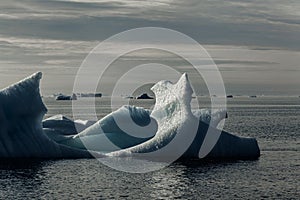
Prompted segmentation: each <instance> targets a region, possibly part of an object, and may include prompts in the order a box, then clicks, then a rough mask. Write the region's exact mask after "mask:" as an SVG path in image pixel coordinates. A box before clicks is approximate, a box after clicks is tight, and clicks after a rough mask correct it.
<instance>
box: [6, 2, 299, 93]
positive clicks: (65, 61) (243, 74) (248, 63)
mask: <svg viewBox="0 0 300 200" xmlns="http://www.w3.org/2000/svg"><path fill="white" fill-rule="evenodd" d="M145 26H158V27H164V28H171V29H174V30H177V31H180V32H182V33H184V34H187V35H188V36H190V37H192V38H193V39H195V40H196V41H198V42H199V43H200V44H202V45H204V46H205V47H206V48H207V50H208V52H209V53H210V54H211V55H212V57H213V58H214V59H215V61H216V63H217V65H218V66H219V68H220V70H221V72H222V75H223V78H224V81H225V84H226V87H227V89H228V91H230V92H233V93H243V91H244V93H247V92H248V93H253V92H255V89H257V92H258V93H260V94H263V93H265V94H268V92H270V91H273V90H274V91H273V93H286V94H295V95H297V93H299V95H300V89H299V87H298V86H299V84H300V81H299V80H300V79H299V77H300V66H299V61H300V59H299V58H300V53H299V50H300V37H299V35H300V1H299V0H285V1H282V0H263V1H262V0H206V1H202V0H191V1H180V0H160V1H133V0H129V1H126V0H122V1H105V0H87V1H84V0H62V1H60V0H57V1H50V0H22V1H14V0H7V1H6V0H2V1H1V4H0V51H1V54H0V86H1V87H4V86H6V85H8V84H10V83H12V82H14V81H16V80H18V79H19V78H22V77H24V76H26V75H29V74H30V73H32V72H34V71H43V72H44V80H43V88H44V89H45V91H46V93H51V92H59V91H57V90H65V91H70V88H71V87H72V80H73V77H74V75H75V74H76V71H77V69H78V67H79V66H80V64H81V62H82V60H83V59H84V58H85V56H86V55H87V54H88V52H89V51H90V50H91V49H92V48H93V47H95V46H96V45H97V44H98V43H99V41H101V40H104V39H106V38H108V37H110V36H112V35H113V34H116V33H119V32H121V31H125V30H128V29H131V28H137V27H145ZM54 69H55V70H54ZM53 79H55V81H53ZM66 88H67V89H66ZM45 91H44V92H45Z"/></svg>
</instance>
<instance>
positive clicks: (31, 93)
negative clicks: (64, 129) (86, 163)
mask: <svg viewBox="0 0 300 200" xmlns="http://www.w3.org/2000/svg"><path fill="white" fill-rule="evenodd" d="M41 78H42V73H41V72H38V73H35V74H33V75H32V76H30V77H28V78H26V79H24V80H22V81H20V82H18V83H16V84H14V85H11V86H9V87H7V88H5V89H3V90H1V91H0V157H1V158H82V157H91V154H90V152H88V151H86V150H80V149H75V148H72V147H69V146H64V145H61V144H59V143H56V142H55V141H53V140H52V139H51V138H49V137H48V136H47V135H46V134H45V133H44V131H43V127H42V123H41V122H42V119H43V117H44V114H45V113H46V112H47V108H46V107H45V105H44V104H43V102H42V99H41V96H40V93H39V83H40V79H41ZM99 156H100V155H99Z"/></svg>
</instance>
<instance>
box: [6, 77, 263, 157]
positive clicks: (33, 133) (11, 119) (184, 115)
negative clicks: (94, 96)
mask: <svg viewBox="0 0 300 200" xmlns="http://www.w3.org/2000/svg"><path fill="white" fill-rule="evenodd" d="M41 75H42V74H41V73H36V74H34V75H32V76H31V77H29V78H27V79H24V80H23V81H21V82H19V83H17V84H15V85H12V86H10V87H8V88H6V89H4V90H2V91H1V92H0V106H1V108H0V109H1V110H0V111H1V112H0V120H1V122H0V123H1V130H0V141H1V142H0V145H1V146H0V157H3V158H16V157H30V158H85V157H91V154H92V155H94V156H97V157H103V156H106V154H104V153H103V152H107V151H108V152H110V151H111V153H109V154H108V155H110V156H111V155H114V156H121V155H122V156H124V155H125V156H134V155H139V153H142V154H143V155H145V153H149V152H151V153H152V152H160V151H161V149H164V147H168V146H169V144H171V143H172V140H173V139H174V138H176V137H177V136H176V133H178V132H180V133H181V134H182V135H184V134H187V135H189V136H188V137H189V139H190V140H186V141H185V144H184V143H182V145H186V144H188V146H182V147H181V149H184V150H185V151H184V152H182V153H183V155H182V156H181V157H187V158H198V153H199V149H200V147H201V145H202V142H203V139H204V137H205V135H206V132H207V129H208V124H207V123H209V122H210V121H211V120H214V121H212V123H211V124H213V126H217V124H218V122H219V121H220V120H222V118H218V116H224V113H223V112H224V111H222V110H221V111H219V112H215V113H212V114H210V111H207V110H204V109H203V110H200V111H193V112H191V109H190V105H189V103H190V100H189V99H190V98H191V94H192V90H191V88H190V84H189V81H188V79H187V76H186V75H183V76H182V77H181V79H180V80H179V82H178V83H177V84H174V85H173V84H171V83H170V82H167V81H162V82H159V83H158V84H156V85H155V86H154V92H155V93H156V94H155V95H156V102H159V104H156V105H155V108H154V111H152V113H151V111H149V110H145V109H143V108H138V107H131V106H129V107H122V108H120V109H119V110H117V111H115V112H113V113H111V114H109V115H108V116H106V117H104V118H103V119H101V120H99V121H98V122H97V123H95V124H94V125H92V126H90V127H88V128H87V129H85V128H86V127H87V126H85V125H84V124H81V129H85V130H83V131H82V132H81V133H79V134H77V133H76V132H74V135H72V132H73V131H74V124H75V122H73V121H71V120H69V119H66V118H60V119H59V118H56V119H55V118H50V119H46V120H45V121H44V122H43V124H44V125H45V126H46V127H47V128H46V127H45V128H44V129H43V127H42V122H41V120H42V118H43V116H44V114H45V113H46V111H47V109H46V108H45V106H44V104H43V102H42V100H41V97H40V94H39V81H40V79H41ZM162 86H167V87H162ZM182 86H183V87H182ZM176 87H178V90H174V91H176V92H175V93H174V91H172V92H171V93H173V96H174V95H175V97H176V98H173V99H169V101H166V102H165V103H163V102H164V101H162V100H166V96H164V95H165V94H167V93H168V92H170V91H168V90H170V89H171V88H176ZM155 88H156V89H155ZM185 95H186V96H185ZM171 96H172V95H171ZM178 97H182V99H181V98H178ZM178 101H180V102H178ZM166 109H167V110H166ZM126 110H127V111H128V112H129V113H130V115H131V116H132V118H133V121H135V122H137V124H139V123H140V125H142V126H150V127H152V128H151V129H148V132H145V133H143V132H141V133H140V134H141V137H135V136H132V134H130V133H126V132H124V131H122V129H121V127H118V124H117V123H116V122H115V120H114V119H115V117H116V116H118V117H119V118H122V117H121V116H122V115H124V111H126ZM193 113H194V114H196V115H194V114H193ZM203 113H204V114H203ZM220 113H221V114H220ZM222 113H223V114H222ZM166 114H167V115H166ZM153 119H155V120H153ZM199 119H200V120H199ZM50 121H51V123H50ZM145 122H147V123H148V124H146V123H145ZM141 123H142V124H141ZM156 123H157V124H156ZM189 123H194V124H195V123H196V124H198V125H199V126H197V129H196V130H195V133H194V136H192V137H190V136H191V134H193V133H186V132H184V130H185V127H187V126H188V124H189ZM59 124H60V125H59ZM63 124H65V126H64V125H63ZM72 124H73V125H72ZM76 124H77V127H78V125H80V123H78V122H77V123H76ZM68 127H69V128H70V130H68ZM134 128H140V127H139V126H134V127H132V129H133V132H134ZM211 128H215V127H211ZM71 130H72V131H71ZM182 131H183V132H182ZM133 135H134V134H133ZM175 136H176V137H175ZM107 142H109V143H107ZM111 144H113V145H111ZM176 145H180V143H177V144H176ZM89 147H91V149H89ZM111 147H113V148H111ZM124 148H125V149H124ZM173 149H174V148H173ZM87 150H88V151H87ZM158 150H159V151H158ZM97 152H99V153H97ZM100 152H102V153H100ZM166 152H167V154H164V155H167V156H170V157H172V156H173V155H172V151H170V150H169V151H166ZM259 154H260V152H259V148H258V145H257V142H256V140H255V139H253V138H241V137H238V136H234V135H232V134H229V133H227V132H224V131H222V133H221V136H220V138H219V140H218V142H217V144H216V145H215V147H214V148H213V150H212V151H211V152H210V153H209V154H208V156H207V157H211V158H212V157H214V158H257V157H259ZM152 155H155V156H159V155H160V154H159V153H156V154H152Z"/></svg>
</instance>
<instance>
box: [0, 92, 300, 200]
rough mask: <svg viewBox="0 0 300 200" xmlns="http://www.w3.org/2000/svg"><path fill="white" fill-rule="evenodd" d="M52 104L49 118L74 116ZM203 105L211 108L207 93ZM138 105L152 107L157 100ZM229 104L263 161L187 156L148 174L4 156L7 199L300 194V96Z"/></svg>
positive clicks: (237, 130) (1, 185)
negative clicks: (194, 158) (204, 159)
mask: <svg viewBox="0 0 300 200" xmlns="http://www.w3.org/2000/svg"><path fill="white" fill-rule="evenodd" d="M44 102H45V104H46V105H47V107H48V113H47V115H46V117H49V116H52V115H54V114H64V115H66V116H69V117H72V109H71V102H69V101H55V100H53V99H52V98H44ZM200 102H201V107H209V100H208V99H207V98H202V99H201V101H200ZM131 103H132V104H134V105H138V106H143V107H146V108H150V107H151V106H152V105H153V104H154V101H153V100H139V101H131ZM227 103H228V104H227V109H228V114H229V118H228V119H226V123H225V127H224V129H225V130H227V131H229V132H231V133H234V134H237V135H241V136H249V137H255V138H256V139H257V140H258V143H259V146H260V148H261V157H260V158H259V159H258V160H251V161H243V160H237V161H207V160H206V161H185V162H177V163H173V164H172V165H171V166H169V167H167V168H164V169H161V170H159V171H154V172H150V173H146V174H130V173H125V172H120V171H116V170H114V169H111V168H109V167H107V166H104V165H103V164H101V163H100V162H99V161H97V160H96V159H76V160H14V161H8V160H1V161H0V199H31V198H37V199H300V141H299V138H300V98H298V97H258V98H249V97H235V98H233V99H228V102H227ZM96 105H97V115H98V117H99V118H101V117H103V116H105V115H106V114H107V113H109V112H110V111H111V110H110V107H109V99H108V98H106V97H103V98H100V99H98V100H97V102H96ZM83 109H84V108H83Z"/></svg>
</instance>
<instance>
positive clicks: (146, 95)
mask: <svg viewBox="0 0 300 200" xmlns="http://www.w3.org/2000/svg"><path fill="white" fill-rule="evenodd" d="M136 99H153V97H150V96H149V95H148V94H147V93H143V94H141V95H140V96H138V97H137V98H136Z"/></svg>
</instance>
